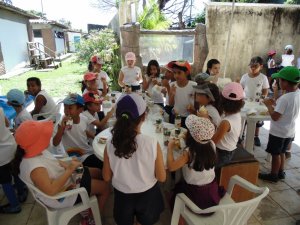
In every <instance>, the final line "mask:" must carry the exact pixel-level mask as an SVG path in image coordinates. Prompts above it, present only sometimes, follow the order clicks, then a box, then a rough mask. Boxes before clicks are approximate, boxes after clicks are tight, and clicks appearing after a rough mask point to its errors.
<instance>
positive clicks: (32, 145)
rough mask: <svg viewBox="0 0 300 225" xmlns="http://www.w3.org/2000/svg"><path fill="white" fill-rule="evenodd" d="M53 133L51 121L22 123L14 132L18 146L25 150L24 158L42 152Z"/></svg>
mask: <svg viewBox="0 0 300 225" xmlns="http://www.w3.org/2000/svg"><path fill="white" fill-rule="evenodd" d="M52 132H53V122H52V121H45V122H39V121H32V120H27V121H24V122H23V123H22V124H21V125H20V126H19V127H18V129H17V130H16V133H15V138H16V142H17V144H18V145H20V146H21V148H23V149H24V150H25V155H24V157H25V158H32V157H34V156H36V155H38V154H40V153H41V152H42V151H44V150H45V149H46V148H47V147H48V146H49V144H50V138H51V135H52Z"/></svg>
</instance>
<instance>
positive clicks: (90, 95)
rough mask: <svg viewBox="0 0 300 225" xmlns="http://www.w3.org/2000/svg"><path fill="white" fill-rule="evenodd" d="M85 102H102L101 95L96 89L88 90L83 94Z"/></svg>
mask: <svg viewBox="0 0 300 225" xmlns="http://www.w3.org/2000/svg"><path fill="white" fill-rule="evenodd" d="M83 99H84V102H85V103H87V102H93V103H102V100H101V98H100V95H99V94H98V93H97V92H96V91H88V92H87V93H85V94H84V95H83Z"/></svg>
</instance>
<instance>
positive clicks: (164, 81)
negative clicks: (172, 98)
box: [161, 79, 170, 88]
mask: <svg viewBox="0 0 300 225" xmlns="http://www.w3.org/2000/svg"><path fill="white" fill-rule="evenodd" d="M161 85H162V86H163V87H166V88H167V87H169V86H170V84H169V81H168V80H167V79H162V81H161Z"/></svg>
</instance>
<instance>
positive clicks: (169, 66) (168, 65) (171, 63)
mask: <svg viewBox="0 0 300 225" xmlns="http://www.w3.org/2000/svg"><path fill="white" fill-rule="evenodd" d="M174 62H175V61H171V62H168V64H167V65H165V66H164V67H165V69H167V70H169V71H171V72H173V70H172V67H173V65H174Z"/></svg>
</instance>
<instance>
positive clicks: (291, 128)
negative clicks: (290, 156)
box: [270, 89, 300, 138]
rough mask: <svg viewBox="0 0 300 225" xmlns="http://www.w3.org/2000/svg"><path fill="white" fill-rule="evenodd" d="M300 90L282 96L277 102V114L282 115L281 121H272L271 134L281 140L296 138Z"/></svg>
mask: <svg viewBox="0 0 300 225" xmlns="http://www.w3.org/2000/svg"><path fill="white" fill-rule="evenodd" d="M299 107H300V90H299V89H297V91H295V92H289V93H286V94H284V95H282V96H281V97H280V98H278V99H277V101H276V106H275V108H274V111H275V112H278V113H280V114H281V117H280V119H279V120H277V121H274V120H271V127H270V134H272V135H274V136H277V137H281V138H292V137H294V136H295V125H296V124H295V120H296V118H297V117H298V115H299Z"/></svg>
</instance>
